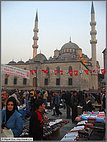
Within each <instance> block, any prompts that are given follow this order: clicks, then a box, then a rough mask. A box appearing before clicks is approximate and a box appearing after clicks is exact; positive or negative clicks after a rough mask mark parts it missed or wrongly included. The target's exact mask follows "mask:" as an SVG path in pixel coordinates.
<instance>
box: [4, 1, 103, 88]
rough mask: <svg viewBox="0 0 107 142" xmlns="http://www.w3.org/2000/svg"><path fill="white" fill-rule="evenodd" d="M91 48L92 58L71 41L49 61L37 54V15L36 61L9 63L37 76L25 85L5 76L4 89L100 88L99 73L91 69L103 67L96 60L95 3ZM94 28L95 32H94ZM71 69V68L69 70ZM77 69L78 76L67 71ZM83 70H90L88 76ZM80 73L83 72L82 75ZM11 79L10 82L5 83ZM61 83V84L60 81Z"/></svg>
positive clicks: (36, 20) (34, 38)
mask: <svg viewBox="0 0 107 142" xmlns="http://www.w3.org/2000/svg"><path fill="white" fill-rule="evenodd" d="M90 25H91V32H90V35H91V41H90V43H91V47H92V58H90V59H89V57H88V56H87V55H85V54H83V53H82V48H80V47H79V46H78V45H77V44H75V43H73V42H72V41H71V39H70V41H69V42H67V43H65V44H64V45H63V46H62V48H61V49H60V50H55V51H54V56H53V57H50V58H49V60H47V58H46V57H45V55H43V54H41V53H40V54H37V48H38V45H37V40H38V36H37V33H38V15H37V13H36V19H35V27H34V37H33V40H34V44H33V58H32V59H30V60H28V61H26V62H23V61H19V62H18V63H16V62H15V61H11V62H9V63H8V65H10V66H14V67H18V68H22V69H25V70H29V71H30V70H34V69H37V74H35V73H34V74H33V75H32V74H31V73H30V79H29V80H27V82H26V83H25V84H24V82H23V81H24V79H23V78H21V77H15V76H11V75H10V76H9V78H7V76H6V75H2V88H7V89H15V88H18V89H48V90H52V89H53V88H59V89H61V90H71V89H72V90H75V89H76V90H89V89H98V71H97V72H96V73H93V72H91V71H90V70H94V69H95V70H98V69H99V68H100V66H99V62H98V61H96V43H97V41H96V33H97V32H95V25H96V23H95V13H94V7H93V3H92V9H91V22H90ZM93 29H94V30H93ZM70 68H71V69H70ZM42 69H43V70H47V69H48V71H49V74H46V73H44V72H43V71H42ZM69 69H70V70H72V71H74V70H77V71H78V75H77V76H75V75H74V72H73V75H72V76H70V74H69V73H67V72H68V71H69ZM55 70H63V75H61V74H60V73H57V74H56V75H55V72H54V71H55ZM84 70H88V71H89V72H88V75H87V74H86V72H85V71H84ZM79 71H82V73H80V72H79ZM14 78H17V83H16V84H15V83H14ZM6 79H8V83H6ZM56 80H57V81H60V84H59V85H58V82H57V83H56Z"/></svg>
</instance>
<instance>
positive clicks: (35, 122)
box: [29, 99, 45, 140]
mask: <svg viewBox="0 0 107 142" xmlns="http://www.w3.org/2000/svg"><path fill="white" fill-rule="evenodd" d="M35 105H36V110H35V111H34V112H33V114H32V115H31V118H30V124H29V136H30V137H33V140H42V139H43V118H42V112H43V111H44V109H45V104H44V101H43V99H37V100H36V103H35Z"/></svg>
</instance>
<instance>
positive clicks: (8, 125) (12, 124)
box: [1, 97, 23, 137]
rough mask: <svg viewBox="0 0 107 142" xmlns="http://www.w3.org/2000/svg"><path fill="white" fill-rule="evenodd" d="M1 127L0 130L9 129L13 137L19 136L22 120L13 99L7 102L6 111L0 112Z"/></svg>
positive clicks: (21, 129)
mask: <svg viewBox="0 0 107 142" xmlns="http://www.w3.org/2000/svg"><path fill="white" fill-rule="evenodd" d="M1 127H2V129H11V130H12V132H13V135H14V137H17V136H20V135H21V133H22V131H23V120H22V117H21V114H20V113H19V112H18V109H17V104H16V99H15V98H14V97H10V98H9V99H8V100H7V103H6V110H3V111H2V116H1Z"/></svg>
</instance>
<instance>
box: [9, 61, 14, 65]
mask: <svg viewBox="0 0 107 142" xmlns="http://www.w3.org/2000/svg"><path fill="white" fill-rule="evenodd" d="M8 64H12V65H13V64H16V62H15V61H10V62H9V63H8Z"/></svg>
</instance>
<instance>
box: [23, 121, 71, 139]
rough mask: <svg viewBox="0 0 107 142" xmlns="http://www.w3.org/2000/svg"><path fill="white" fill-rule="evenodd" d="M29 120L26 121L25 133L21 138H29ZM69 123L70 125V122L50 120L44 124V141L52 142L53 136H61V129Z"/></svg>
mask: <svg viewBox="0 0 107 142" xmlns="http://www.w3.org/2000/svg"><path fill="white" fill-rule="evenodd" d="M29 119H30V118H27V119H26V120H25V121H24V125H23V133H22V134H21V137H29ZM67 123H69V121H67V120H62V119H48V120H47V121H46V122H44V127H43V139H44V140H50V139H52V137H53V136H58V135H60V128H61V127H63V126H64V125H66V124H67Z"/></svg>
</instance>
